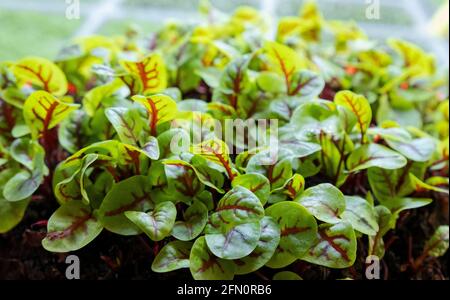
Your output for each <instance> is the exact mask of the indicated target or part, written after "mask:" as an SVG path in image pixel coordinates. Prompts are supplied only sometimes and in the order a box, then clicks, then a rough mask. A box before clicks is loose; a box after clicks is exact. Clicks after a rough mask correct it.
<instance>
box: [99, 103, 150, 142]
mask: <svg viewBox="0 0 450 300" xmlns="http://www.w3.org/2000/svg"><path fill="white" fill-rule="evenodd" d="M105 114H106V117H107V118H108V120H109V122H111V124H112V126H113V127H114V129H115V130H116V132H117V134H118V136H119V139H120V141H121V142H123V143H126V144H130V145H134V146H137V145H138V143H139V136H140V134H141V133H142V130H143V128H144V126H145V124H144V122H142V119H141V118H140V114H139V111H138V110H137V109H134V108H126V107H111V108H107V109H106V110H105Z"/></svg>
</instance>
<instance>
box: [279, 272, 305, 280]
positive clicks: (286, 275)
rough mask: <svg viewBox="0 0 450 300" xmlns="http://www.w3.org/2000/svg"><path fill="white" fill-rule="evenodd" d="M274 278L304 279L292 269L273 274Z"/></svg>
mask: <svg viewBox="0 0 450 300" xmlns="http://www.w3.org/2000/svg"><path fill="white" fill-rule="evenodd" d="M272 280H302V278H301V277H300V276H298V275H297V274H295V273H294V272H291V271H282V272H278V273H277V274H275V275H273V278H272Z"/></svg>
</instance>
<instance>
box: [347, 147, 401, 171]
mask: <svg viewBox="0 0 450 300" xmlns="http://www.w3.org/2000/svg"><path fill="white" fill-rule="evenodd" d="M406 162H407V161H406V159H405V157H403V156H402V155H401V154H399V153H397V152H395V151H392V150H390V149H389V148H387V147H385V146H382V145H378V144H367V145H362V146H360V147H359V148H357V149H355V151H353V152H352V153H351V154H350V155H349V157H348V158H347V167H348V169H349V170H350V172H356V171H360V170H364V169H368V168H372V167H378V168H382V169H388V170H393V169H399V168H402V167H404V166H405V165H406Z"/></svg>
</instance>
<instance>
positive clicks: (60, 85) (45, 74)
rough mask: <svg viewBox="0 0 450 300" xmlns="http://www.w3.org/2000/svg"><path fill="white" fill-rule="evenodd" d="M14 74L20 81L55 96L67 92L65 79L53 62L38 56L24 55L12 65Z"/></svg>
mask: <svg viewBox="0 0 450 300" xmlns="http://www.w3.org/2000/svg"><path fill="white" fill-rule="evenodd" d="M12 71H13V73H14V76H15V77H16V78H17V79H18V80H19V81H20V82H22V83H25V82H26V83H31V84H32V85H33V86H34V87H36V89H42V90H44V91H46V92H48V93H50V94H53V95H55V96H63V95H65V94H66V93H67V79H66V76H65V75H64V73H63V72H62V71H61V69H60V68H59V67H58V66H57V65H55V64H54V63H53V62H51V61H49V60H47V59H45V58H40V57H26V58H23V59H21V60H19V61H18V62H17V63H15V64H14V65H13V66H12Z"/></svg>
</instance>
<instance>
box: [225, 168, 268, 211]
mask: <svg viewBox="0 0 450 300" xmlns="http://www.w3.org/2000/svg"><path fill="white" fill-rule="evenodd" d="M231 185H232V186H233V187H236V186H242V187H244V188H246V189H248V190H249V191H251V192H252V193H254V194H255V195H256V196H257V197H258V198H259V200H260V201H261V204H262V205H264V204H266V203H267V200H268V199H269V194H270V182H269V180H268V179H267V178H266V177H265V176H263V175H261V174H258V173H248V174H244V175H239V176H237V177H235V178H234V179H233V182H232V183H231Z"/></svg>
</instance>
